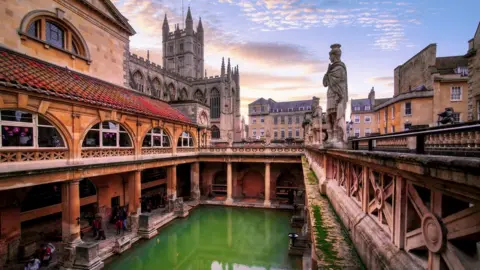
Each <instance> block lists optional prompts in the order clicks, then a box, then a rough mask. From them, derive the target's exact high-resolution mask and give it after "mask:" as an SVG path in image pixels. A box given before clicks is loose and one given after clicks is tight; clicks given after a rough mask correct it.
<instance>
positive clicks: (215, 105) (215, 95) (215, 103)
mask: <svg viewBox="0 0 480 270" xmlns="http://www.w3.org/2000/svg"><path fill="white" fill-rule="evenodd" d="M220 108H221V100H220V91H218V89H216V88H213V89H212V91H211V93H210V117H211V118H212V119H218V118H220V115H221V109H220Z"/></svg>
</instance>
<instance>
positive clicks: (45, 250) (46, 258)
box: [40, 244, 52, 266]
mask: <svg viewBox="0 0 480 270" xmlns="http://www.w3.org/2000/svg"><path fill="white" fill-rule="evenodd" d="M40 259H41V260H42V264H41V265H42V266H48V265H49V264H50V261H51V260H52V250H51V248H50V247H49V246H47V245H45V244H42V246H41V256H40Z"/></svg>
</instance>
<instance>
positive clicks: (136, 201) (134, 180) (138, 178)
mask: <svg viewBox="0 0 480 270" xmlns="http://www.w3.org/2000/svg"><path fill="white" fill-rule="evenodd" d="M141 194H142V171H140V170H138V171H133V172H130V173H129V174H128V212H129V214H130V215H137V214H140V212H141V209H140V208H141V204H140V197H141Z"/></svg>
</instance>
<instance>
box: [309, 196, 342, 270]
mask: <svg viewBox="0 0 480 270" xmlns="http://www.w3.org/2000/svg"><path fill="white" fill-rule="evenodd" d="M312 208H313V217H314V218H315V228H314V229H315V240H316V244H317V246H316V247H317V249H318V250H319V251H320V254H319V255H321V258H320V259H321V260H322V262H323V263H325V264H324V266H325V268H326V269H341V267H340V266H337V265H336V263H337V262H339V261H341V259H340V258H339V257H338V252H337V251H336V250H335V249H334V248H333V244H332V243H331V242H330V240H329V239H328V234H329V232H328V231H329V229H330V227H329V226H327V225H326V224H324V222H323V219H322V214H321V213H320V207H319V206H318V205H313V206H312Z"/></svg>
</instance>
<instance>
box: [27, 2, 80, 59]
mask: <svg viewBox="0 0 480 270" xmlns="http://www.w3.org/2000/svg"><path fill="white" fill-rule="evenodd" d="M21 30H22V31H21V34H22V35H23V36H27V37H30V38H33V40H37V41H41V42H44V43H46V44H48V45H50V46H52V47H54V48H59V49H62V50H64V51H68V52H70V53H72V54H74V55H77V56H81V57H84V58H88V57H89V55H88V51H87V48H86V45H85V42H84V41H83V39H82V38H81V36H80V34H79V32H78V31H77V30H76V29H74V27H73V26H72V25H70V23H68V22H67V21H64V20H60V19H58V18H57V17H56V15H54V14H53V13H50V12H46V11H38V12H34V13H32V14H29V15H27V17H25V18H24V20H23V21H22V26H21Z"/></svg>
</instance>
